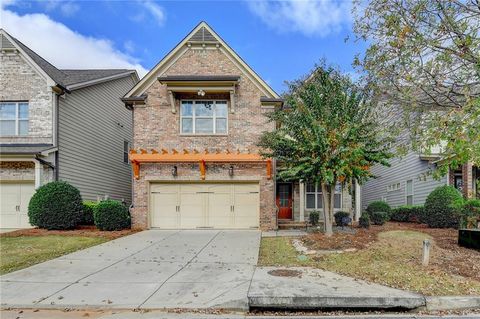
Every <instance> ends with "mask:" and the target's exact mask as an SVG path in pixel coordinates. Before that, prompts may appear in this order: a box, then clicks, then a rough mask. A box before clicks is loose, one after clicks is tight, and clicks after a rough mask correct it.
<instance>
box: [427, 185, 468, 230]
mask: <svg viewBox="0 0 480 319" xmlns="http://www.w3.org/2000/svg"><path fill="white" fill-rule="evenodd" d="M462 200H463V197H462V194H461V193H460V192H459V191H458V190H457V189H456V188H455V187H453V186H449V185H444V186H439V187H437V188H435V189H434V190H433V191H432V192H431V193H430V194H429V195H428V197H427V200H426V201H425V222H426V223H427V224H428V226H429V227H432V228H457V227H458V224H459V209H458V205H456V203H459V202H461V201H462Z"/></svg>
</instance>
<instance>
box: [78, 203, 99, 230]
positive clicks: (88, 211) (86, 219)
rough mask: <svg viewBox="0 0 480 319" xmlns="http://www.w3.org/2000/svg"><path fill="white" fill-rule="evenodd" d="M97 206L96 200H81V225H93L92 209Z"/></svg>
mask: <svg viewBox="0 0 480 319" xmlns="http://www.w3.org/2000/svg"><path fill="white" fill-rule="evenodd" d="M95 206H97V202H92V201H86V202H83V218H82V221H81V222H80V224H81V225H94V224H95V222H94V221H93V210H94V208H95Z"/></svg>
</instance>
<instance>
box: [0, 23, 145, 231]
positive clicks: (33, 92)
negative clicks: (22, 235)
mask: <svg viewBox="0 0 480 319" xmlns="http://www.w3.org/2000/svg"><path fill="white" fill-rule="evenodd" d="M79 54H81V52H80V53H79ZM0 61H1V63H0V195H1V198H0V200H1V203H0V204H1V209H0V228H24V227H29V226H30V225H29V223H28V216H27V209H28V203H29V200H30V197H31V196H32V195H33V193H34V192H35V189H36V188H38V187H39V186H41V185H43V184H45V183H47V182H50V181H54V180H64V181H67V182H69V183H70V184H72V185H74V186H75V187H77V188H78V189H79V190H80V192H81V194H82V197H83V199H84V200H98V199H100V198H105V197H108V198H113V199H117V200H125V201H126V202H131V179H132V177H131V168H130V165H129V163H128V149H129V147H130V144H131V141H132V128H133V127H132V125H133V123H132V113H131V111H130V110H128V109H126V108H125V107H124V104H123V103H122V101H121V100H120V97H122V96H123V95H124V94H125V93H126V92H127V91H128V90H130V89H131V88H132V87H133V86H134V85H135V84H136V83H137V82H138V81H139V78H138V75H137V73H136V71H135V70H126V69H106V70H104V69H92V70H60V69H57V68H56V67H55V66H53V65H52V64H50V63H49V62H47V61H46V60H45V59H43V58H42V57H40V56H39V55H38V54H36V53H35V52H33V51H32V50H31V49H29V48H28V47H27V46H25V45H24V44H22V43H21V42H20V41H18V40H17V39H15V38H14V37H12V36H11V35H9V34H8V33H7V32H6V31H5V30H3V29H0Z"/></svg>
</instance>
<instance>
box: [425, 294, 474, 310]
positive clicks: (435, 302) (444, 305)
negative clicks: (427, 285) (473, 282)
mask: <svg viewBox="0 0 480 319" xmlns="http://www.w3.org/2000/svg"><path fill="white" fill-rule="evenodd" d="M425 303H426V309H427V310H428V311H440V310H461V309H480V296H440V297H431V296H425Z"/></svg>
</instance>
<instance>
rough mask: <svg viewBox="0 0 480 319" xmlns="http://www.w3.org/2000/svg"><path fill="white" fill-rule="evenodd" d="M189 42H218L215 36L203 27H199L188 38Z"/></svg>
mask: <svg viewBox="0 0 480 319" xmlns="http://www.w3.org/2000/svg"><path fill="white" fill-rule="evenodd" d="M189 41H190V42H218V40H217V38H215V36H214V35H213V34H212V33H211V32H210V31H209V30H207V28H205V27H201V28H200V29H199V30H198V31H197V32H195V34H194V35H192V36H191V37H190V39H189Z"/></svg>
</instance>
